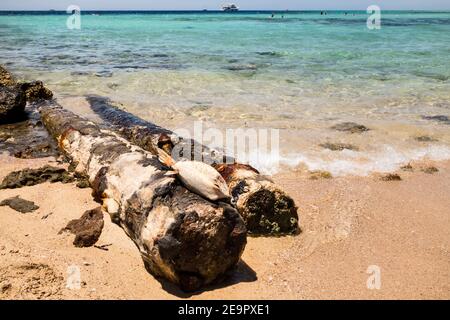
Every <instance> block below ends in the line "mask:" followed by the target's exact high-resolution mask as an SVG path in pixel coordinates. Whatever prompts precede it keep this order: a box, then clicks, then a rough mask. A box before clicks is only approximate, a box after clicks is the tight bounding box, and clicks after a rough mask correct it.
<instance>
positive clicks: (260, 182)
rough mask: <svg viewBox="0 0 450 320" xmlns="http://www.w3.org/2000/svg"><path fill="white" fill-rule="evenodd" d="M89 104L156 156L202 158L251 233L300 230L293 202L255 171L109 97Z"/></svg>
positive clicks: (124, 133) (114, 126)
mask: <svg viewBox="0 0 450 320" xmlns="http://www.w3.org/2000/svg"><path fill="white" fill-rule="evenodd" d="M88 101H89V103H90V106H91V109H92V110H93V111H94V112H95V113H96V114H98V115H99V116H100V117H101V118H102V119H103V120H104V121H105V122H107V123H108V128H110V129H111V130H114V131H116V132H118V133H119V134H120V135H121V136H122V137H124V138H125V139H127V140H128V141H130V142H131V143H133V144H135V145H137V146H140V147H141V148H143V149H144V150H147V151H149V152H151V153H152V154H156V147H159V148H162V149H164V150H165V151H166V152H168V153H169V154H170V153H172V154H173V155H174V154H175V155H176V157H177V158H184V159H188V160H194V159H196V160H198V159H202V160H203V161H205V162H207V163H210V164H212V165H213V166H214V167H215V168H216V169H217V170H218V171H219V172H220V173H221V175H222V176H223V177H224V179H225V181H226V182H227V184H228V186H229V188H230V190H231V195H232V197H233V202H234V203H235V205H236V208H237V209H238V211H239V213H240V214H241V216H242V218H243V219H244V222H245V224H246V227H247V230H248V232H249V233H251V234H254V235H283V234H295V233H296V232H297V231H298V229H299V227H298V214H297V207H296V206H295V203H294V200H293V199H292V198H291V197H290V196H288V195H287V194H286V193H285V192H284V191H283V190H282V189H281V188H280V187H279V186H277V185H276V184H275V183H274V182H273V181H272V180H271V179H270V178H268V177H267V176H264V175H262V174H260V173H259V172H258V171H257V170H256V169H255V168H253V167H251V166H250V165H245V164H239V163H236V161H234V159H231V158H230V157H228V156H227V155H225V154H224V153H223V152H221V151H218V150H211V149H209V148H208V147H206V146H202V145H200V146H199V145H198V143H195V141H194V140H192V139H183V138H182V137H179V136H177V135H176V134H175V133H174V132H172V131H170V130H167V129H165V128H162V127H159V126H157V125H155V124H153V123H150V122H147V121H145V120H142V119H140V118H138V117H136V116H134V115H132V114H130V113H128V112H126V111H123V110H121V109H119V108H117V107H115V106H114V105H112V104H111V103H110V101H109V100H108V99H106V98H103V97H98V96H89V97H88ZM230 159H231V161H230ZM225 160H228V161H225ZM230 163H231V164H230Z"/></svg>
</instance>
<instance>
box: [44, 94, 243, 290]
mask: <svg viewBox="0 0 450 320" xmlns="http://www.w3.org/2000/svg"><path fill="white" fill-rule="evenodd" d="M40 113H41V116H42V121H43V123H44V125H45V127H46V128H47V129H48V131H49V132H50V133H51V134H52V136H53V137H54V138H56V139H57V141H58V145H59V148H60V150H61V151H62V152H63V153H64V154H65V155H66V156H67V157H68V158H69V160H70V161H71V163H72V165H73V166H75V167H76V169H75V170H76V171H77V172H79V173H83V174H85V175H87V176H88V177H89V181H90V183H91V186H92V188H93V195H94V196H95V198H96V199H97V200H98V201H100V202H101V203H102V204H103V208H104V210H105V211H107V212H108V213H109V214H110V215H111V218H112V220H113V221H114V222H115V223H117V224H119V225H120V226H121V227H122V228H123V229H124V230H125V232H126V233H127V235H128V236H129V237H130V238H131V239H132V240H133V241H134V243H135V244H136V245H137V247H138V248H139V250H140V253H141V255H142V258H143V260H144V262H145V265H146V267H147V269H148V270H149V271H150V272H151V273H152V274H154V275H155V276H157V277H163V278H165V279H168V280H169V281H171V282H173V283H176V284H178V285H179V286H180V287H181V288H182V289H184V290H186V291H192V290H196V289H199V288H200V287H202V286H204V285H207V284H210V283H213V282H215V281H216V280H217V279H220V278H223V275H224V274H225V273H226V272H227V271H228V270H230V269H231V268H233V267H234V266H235V265H236V264H237V263H238V261H239V259H240V257H241V255H242V253H243V250H244V247H245V245H246V228H245V225H244V222H243V221H242V218H241V217H240V215H239V214H238V212H237V211H236V209H235V208H233V207H232V206H230V205H229V204H226V203H223V202H219V203H212V202H209V201H207V200H205V199H203V198H202V197H200V196H198V195H196V194H194V193H192V192H190V191H188V190H187V189H186V188H184V187H183V186H182V185H180V183H179V182H178V180H176V179H175V178H173V177H172V176H168V175H166V173H167V168H165V167H163V165H162V164H161V163H160V162H159V161H158V160H157V157H155V156H154V155H152V154H151V153H149V152H147V151H144V150H143V149H142V148H140V147H137V146H133V145H131V144H130V143H129V142H128V141H126V140H125V139H123V138H121V137H119V136H118V135H117V134H114V133H111V132H109V131H107V130H101V129H100V128H99V127H98V126H97V125H96V124H94V123H92V122H90V121H87V120H85V119H83V118H81V117H79V116H77V115H75V114H73V113H72V112H70V111H67V110H65V109H63V108H61V107H60V106H58V105H57V104H56V103H55V102H47V103H44V104H41V105H40Z"/></svg>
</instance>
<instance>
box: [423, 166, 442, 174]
mask: <svg viewBox="0 0 450 320" xmlns="http://www.w3.org/2000/svg"><path fill="white" fill-rule="evenodd" d="M422 172H425V173H427V174H435V173H437V172H439V169H438V168H436V167H427V168H424V169H422Z"/></svg>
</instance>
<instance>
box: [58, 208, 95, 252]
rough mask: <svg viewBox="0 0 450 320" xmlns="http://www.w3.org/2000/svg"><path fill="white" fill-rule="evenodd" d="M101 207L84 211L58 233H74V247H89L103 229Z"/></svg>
mask: <svg viewBox="0 0 450 320" xmlns="http://www.w3.org/2000/svg"><path fill="white" fill-rule="evenodd" d="M103 225H104V222H103V213H102V208H101V207H98V208H96V209H93V210H88V211H86V212H85V213H84V214H83V215H82V216H81V218H80V219H76V220H72V221H70V222H69V223H68V224H67V226H66V227H65V228H63V229H62V230H61V231H60V232H59V233H60V234H61V233H62V232H65V231H69V232H71V233H73V234H75V240H74V241H73V244H74V245H75V247H79V248H82V247H91V246H93V245H94V244H95V243H96V242H97V241H98V238H99V237H100V235H101V234H102V230H103Z"/></svg>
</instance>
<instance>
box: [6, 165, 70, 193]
mask: <svg viewBox="0 0 450 320" xmlns="http://www.w3.org/2000/svg"><path fill="white" fill-rule="evenodd" d="M47 181H49V182H51V183H54V182H62V183H70V182H73V181H74V178H73V177H72V176H71V175H70V174H69V173H68V172H67V171H66V170H65V169H64V168H56V167H52V166H48V165H47V166H45V167H42V168H38V169H25V170H21V171H14V172H11V173H10V174H8V175H7V176H6V177H5V178H4V179H3V181H2V183H1V184H0V189H15V188H21V187H25V186H34V185H37V184H40V183H44V182H47Z"/></svg>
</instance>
